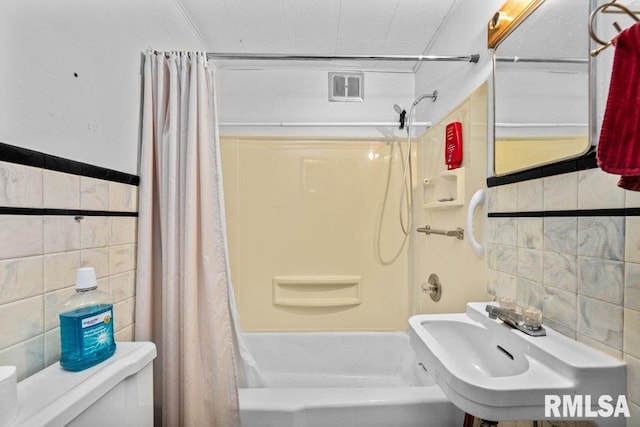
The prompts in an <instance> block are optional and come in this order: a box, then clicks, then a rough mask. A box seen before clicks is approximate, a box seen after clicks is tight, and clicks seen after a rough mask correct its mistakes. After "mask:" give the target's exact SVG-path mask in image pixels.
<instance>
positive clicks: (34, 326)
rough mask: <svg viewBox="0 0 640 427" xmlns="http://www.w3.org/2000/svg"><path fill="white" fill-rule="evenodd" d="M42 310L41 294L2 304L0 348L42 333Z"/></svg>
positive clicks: (0, 309) (0, 311)
mask: <svg viewBox="0 0 640 427" xmlns="http://www.w3.org/2000/svg"><path fill="white" fill-rule="evenodd" d="M42 310H43V298H42V296H41V295H40V296H36V297H32V298H27V299H23V300H20V301H15V302H11V303H8V304H3V305H0V325H2V334H0V349H4V348H7V347H10V346H12V345H15V344H18V343H20V342H22V341H26V340H28V339H30V338H33V337H35V336H36V335H38V334H42V333H43V320H42Z"/></svg>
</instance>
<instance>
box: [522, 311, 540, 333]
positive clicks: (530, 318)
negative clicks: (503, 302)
mask: <svg viewBox="0 0 640 427" xmlns="http://www.w3.org/2000/svg"><path fill="white" fill-rule="evenodd" d="M522 317H523V319H524V324H525V326H526V327H528V328H531V329H540V327H541V326H542V311H540V310H539V309H537V308H535V307H527V308H525V309H524V310H523V313H522Z"/></svg>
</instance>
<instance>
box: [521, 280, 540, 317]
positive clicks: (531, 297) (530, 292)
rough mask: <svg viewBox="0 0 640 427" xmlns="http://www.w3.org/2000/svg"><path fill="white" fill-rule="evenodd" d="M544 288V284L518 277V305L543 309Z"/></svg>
mask: <svg viewBox="0 0 640 427" xmlns="http://www.w3.org/2000/svg"><path fill="white" fill-rule="evenodd" d="M543 296H544V287H543V286H542V283H537V282H533V281H531V280H527V279H523V278H521V277H518V289H517V303H518V306H520V307H535V308H537V309H539V310H542V308H543Z"/></svg>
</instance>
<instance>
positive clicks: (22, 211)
mask: <svg viewBox="0 0 640 427" xmlns="http://www.w3.org/2000/svg"><path fill="white" fill-rule="evenodd" d="M0 215H31V216H37V215H47V216H49V215H51V216H130V217H137V216H138V212H122V211H90V210H82V209H49V208H14V207H4V206H0Z"/></svg>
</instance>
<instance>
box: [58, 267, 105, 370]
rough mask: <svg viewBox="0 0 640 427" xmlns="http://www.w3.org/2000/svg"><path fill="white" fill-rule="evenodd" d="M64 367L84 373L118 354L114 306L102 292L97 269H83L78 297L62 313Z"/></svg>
mask: <svg viewBox="0 0 640 427" xmlns="http://www.w3.org/2000/svg"><path fill="white" fill-rule="evenodd" d="M60 339H61V345H60V347H61V355H60V365H61V366H62V367H63V368H64V369H66V370H68V371H82V370H83V369H87V368H90V367H91V366H93V365H96V364H98V363H100V362H102V361H103V360H105V359H108V358H109V357H110V356H111V355H113V353H114V352H115V351H116V343H115V340H114V338H113V302H112V300H111V296H110V295H109V294H107V293H106V292H102V291H99V290H98V283H97V281H96V273H95V271H94V269H93V267H87V268H80V269H78V273H77V276H76V293H75V294H73V296H72V297H71V298H69V300H68V301H67V302H66V303H65V304H64V305H63V306H62V308H61V310H60Z"/></svg>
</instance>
